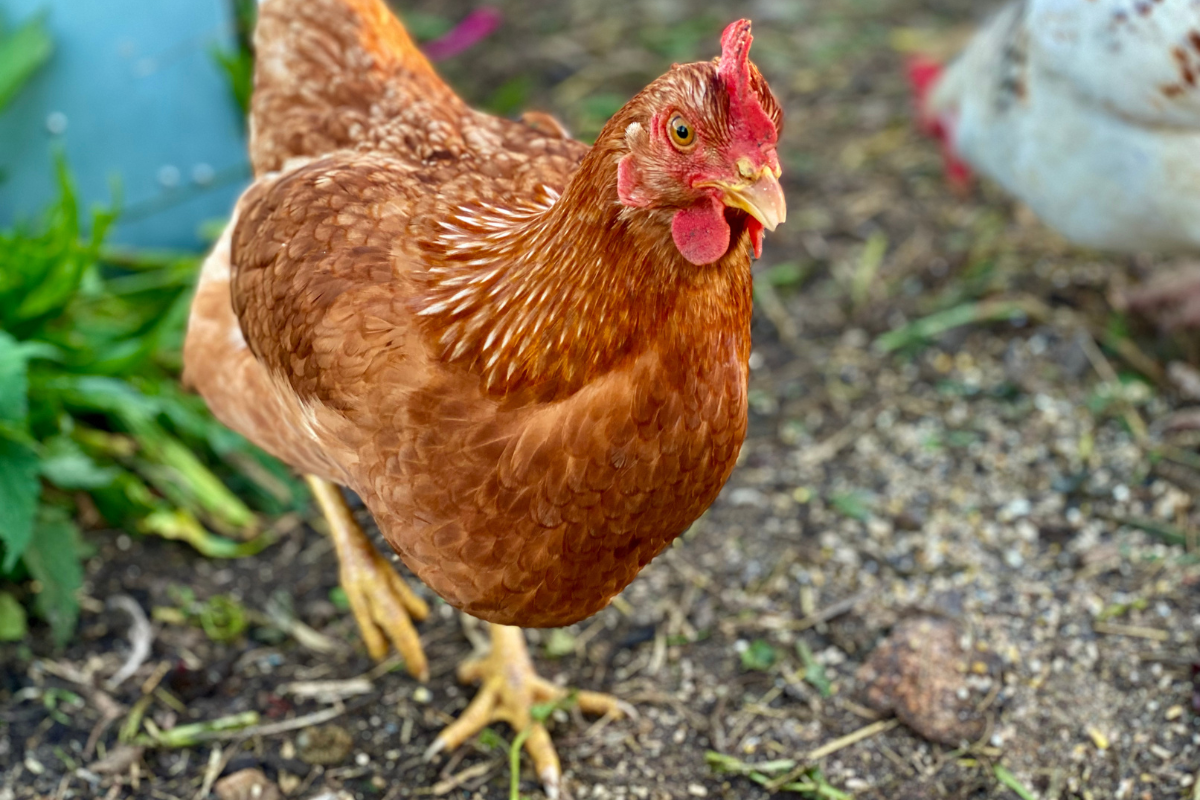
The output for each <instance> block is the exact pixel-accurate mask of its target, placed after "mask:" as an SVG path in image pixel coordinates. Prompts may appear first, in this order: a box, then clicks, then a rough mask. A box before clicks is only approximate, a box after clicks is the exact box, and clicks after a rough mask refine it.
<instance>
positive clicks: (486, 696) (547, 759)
mask: <svg viewBox="0 0 1200 800" xmlns="http://www.w3.org/2000/svg"><path fill="white" fill-rule="evenodd" d="M490 627H491V634H492V649H491V651H490V652H489V653H488V654H487V655H485V656H483V657H482V658H473V659H470V660H469V661H464V662H463V663H462V664H460V665H459V667H458V679H459V680H460V681H462V682H463V683H480V684H482V686H480V688H479V694H477V695H475V699H474V700H472V701H471V704H470V705H469V706H467V708H466V710H465V711H463V713H462V714H461V715H459V717H458V719H456V720H455V721H454V722H452V723H450V725H448V726H447V727H446V728H445V730H443V731H442V732H441V733H440V734H438V737H437V739H435V740H434V742H433V745H431V746H430V748H429V750H427V751H426V753H425V756H426V758H432V757H433V756H435V755H437V754H438V753H440V752H441V751H443V750H453V749H454V748H455V747H458V746H459V745H460V744H462V743H463V742H464V741H466V740H467V738H468V737H470V736H473V735H474V734H476V733H478V732H479V731H481V730H483V728H484V727H485V726H487V725H488V724H489V723H492V722H507V723H508V725H509V727H511V728H512V729H513V731H516V732H520V731H523V730H526V729H528V730H529V734H528V736H527V738H526V739H525V750H526V751H528V753H529V755H530V757H531V758H532V759H533V767H534V769H535V770H536V771H537V775H538V778H539V779H540V780H541V782H542V786H544V787H545V789H546V796H547V797H549V798H550V799H551V800H554V798H556V797H558V793H559V786H560V784H561V782H562V766H561V764H560V763H559V760H558V753H557V752H556V751H555V750H554V744H553V743H552V742H551V741H550V734H549V733H548V732H547V731H546V726H544V725H543V724H542V723H540V722H536V721H534V719H533V717H532V714H531V711H532V709H533V706H534V704H536V703H546V702H552V701H555V700H561V699H563V698H565V697H566V696H567V695H568V694H569V692H568V691H567V690H566V689H563V688H562V687H559V686H555V685H554V684H553V683H550V681H548V680H546V679H544V678H542V677H541V676H539V675H538V674H537V672H535V671H534V669H533V662H532V661H531V660H530V658H529V649H528V648H527V647H526V645H525V634H524V633H522V632H521V629H520V628H513V627H509V626H507V625H491V626H490ZM575 699H576V701H577V702H578V703H579V707H580V709H582V710H583V711H584V712H586V713H588V714H613V715H615V716H620V715H622V714H623V713H625V711H626V710H627V709H628V706H627V705H626V704H624V703H622V702H621V701H619V700H617V699H616V698H615V697H611V696H610V695H607V694H601V693H599V692H577V693H576V694H575Z"/></svg>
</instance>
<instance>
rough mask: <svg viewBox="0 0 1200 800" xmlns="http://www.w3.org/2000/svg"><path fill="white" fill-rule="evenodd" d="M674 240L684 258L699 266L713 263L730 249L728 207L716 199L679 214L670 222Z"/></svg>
mask: <svg viewBox="0 0 1200 800" xmlns="http://www.w3.org/2000/svg"><path fill="white" fill-rule="evenodd" d="M671 238H673V239H674V240H675V246H676V247H678V248H679V252H680V253H682V254H683V257H684V258H686V259H687V260H688V261H690V262H692V263H693V264H695V265H696V266H703V265H704V264H711V263H713V262H714V261H716V260H717V259H719V258H720V257H721V256H723V255H725V252H726V251H727V250H728V249H729V223H728V222H726V221H725V205H724V204H723V203H721V201H720V200H717V199H716V198H715V197H713V198H709V199H707V200H701V201H700V202H698V203H696V205H694V206H692V207H691V208H684V209H680V210H679V211H676V212H675V216H674V217H672V218H671Z"/></svg>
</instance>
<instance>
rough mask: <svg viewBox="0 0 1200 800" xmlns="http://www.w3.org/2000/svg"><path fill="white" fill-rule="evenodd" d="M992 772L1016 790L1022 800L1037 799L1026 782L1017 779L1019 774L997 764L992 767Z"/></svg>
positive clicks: (998, 779) (999, 779) (1003, 782)
mask: <svg viewBox="0 0 1200 800" xmlns="http://www.w3.org/2000/svg"><path fill="white" fill-rule="evenodd" d="M992 773H993V774H994V775H995V776H996V780H997V781H999V782H1000V783H1001V784H1002V785H1004V786H1007V787H1008V788H1009V789H1012V790H1013V791H1014V792H1016V794H1017V797H1020V798H1021V800H1036V797H1035V795H1034V794H1033V792H1031V791H1029V790H1028V789H1026V788H1025V784H1023V783H1021V782H1020V781H1019V780H1017V776H1016V775H1013V774H1012V773H1011V772H1009V771H1008V770H1007V769H1005V768H1004V767H1002V766H1000V765H999V764H997V765H996V766H994V767H992Z"/></svg>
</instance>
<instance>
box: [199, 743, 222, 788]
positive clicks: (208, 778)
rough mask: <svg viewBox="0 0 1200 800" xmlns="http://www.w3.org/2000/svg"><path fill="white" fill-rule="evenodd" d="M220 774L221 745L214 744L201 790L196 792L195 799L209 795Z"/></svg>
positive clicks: (209, 754)
mask: <svg viewBox="0 0 1200 800" xmlns="http://www.w3.org/2000/svg"><path fill="white" fill-rule="evenodd" d="M220 775H221V745H219V744H214V745H213V749H212V750H210V751H209V753H208V768H207V769H205V770H204V780H203V781H202V782H201V784H200V791H198V792H196V798H195V800H204V798H206V797H208V793H209V792H211V791H212V786H213V784H214V783H216V781H217V778H218V777H220Z"/></svg>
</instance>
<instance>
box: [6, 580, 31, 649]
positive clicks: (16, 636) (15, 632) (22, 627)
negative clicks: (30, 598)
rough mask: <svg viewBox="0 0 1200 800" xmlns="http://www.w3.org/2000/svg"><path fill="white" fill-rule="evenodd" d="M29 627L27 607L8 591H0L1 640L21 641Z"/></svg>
mask: <svg viewBox="0 0 1200 800" xmlns="http://www.w3.org/2000/svg"><path fill="white" fill-rule="evenodd" d="M27 628H28V625H27V624H26V622H25V609H24V608H22V607H21V604H20V603H18V602H17V598H15V597H13V596H12V595H11V594H9V593H8V592H0V642H19V641H21V640H22V639H24V638H25V631H26V630H27Z"/></svg>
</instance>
